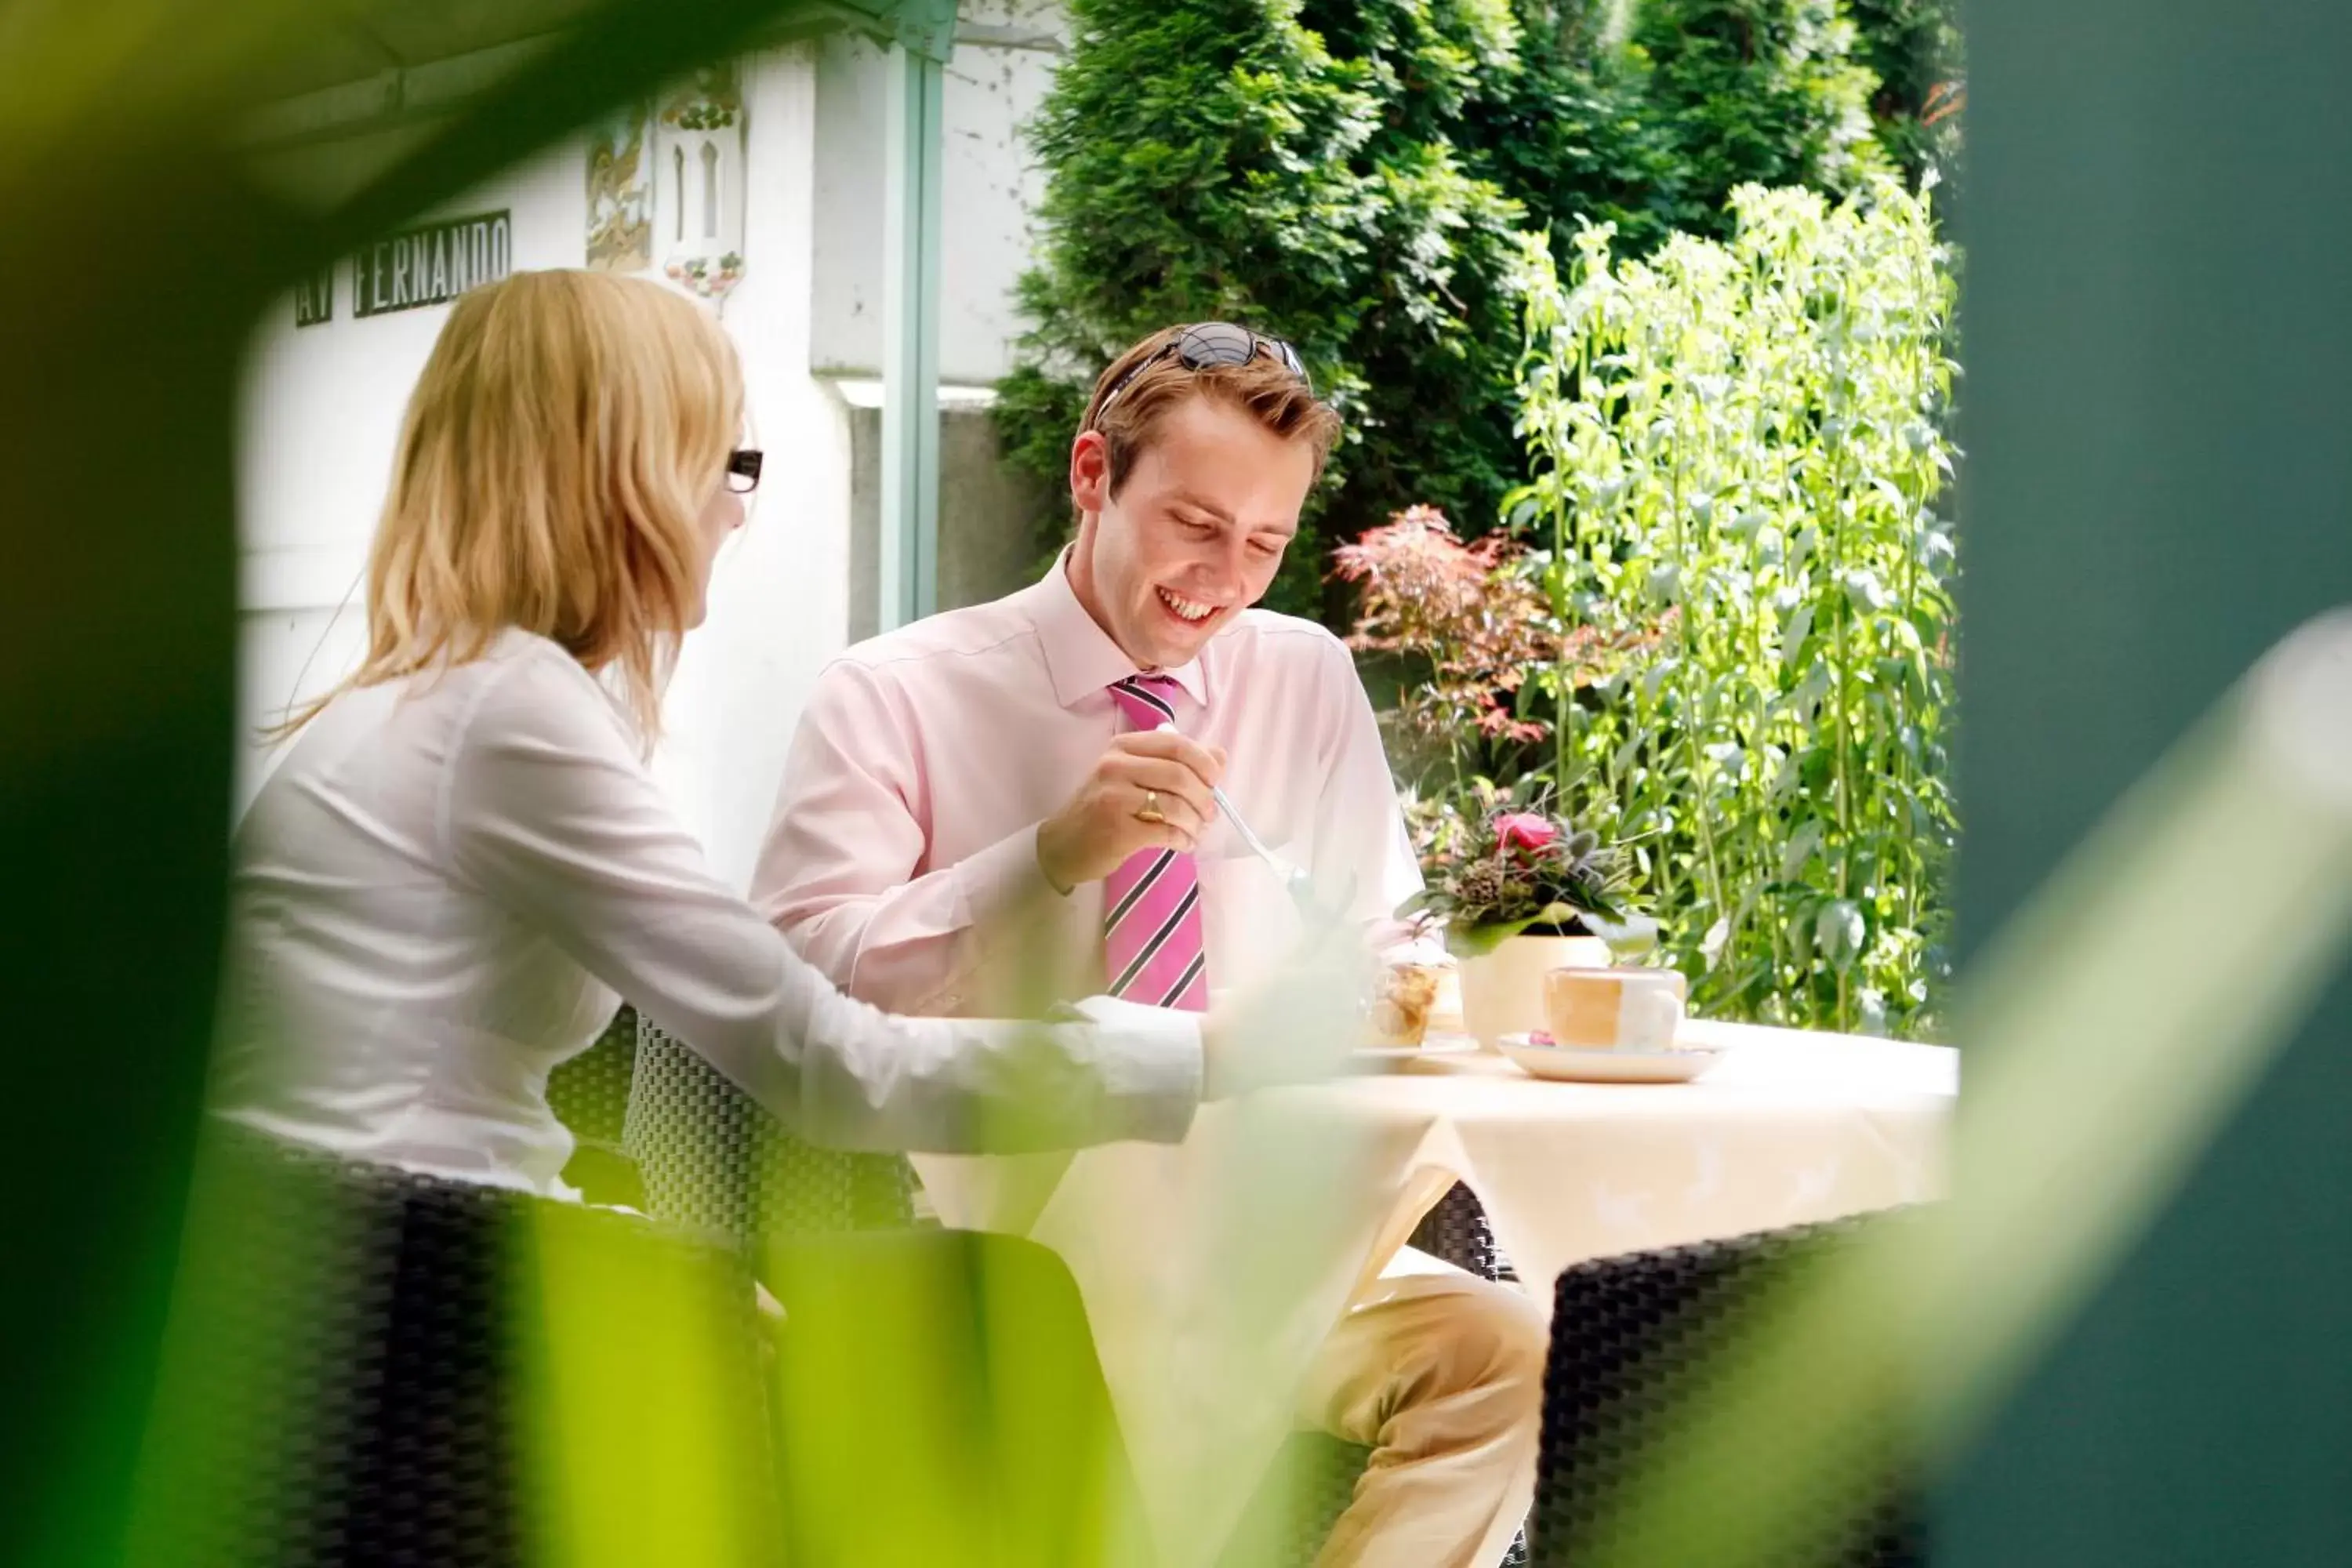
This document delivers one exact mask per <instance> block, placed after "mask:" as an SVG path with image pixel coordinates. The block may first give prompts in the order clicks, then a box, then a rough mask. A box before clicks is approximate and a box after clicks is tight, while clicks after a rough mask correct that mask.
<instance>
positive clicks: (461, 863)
mask: <svg viewBox="0 0 2352 1568" xmlns="http://www.w3.org/2000/svg"><path fill="white" fill-rule="evenodd" d="M235 860H236V865H235V871H234V876H233V881H232V900H233V904H232V951H231V961H230V967H229V976H228V985H227V989H226V1004H225V1009H224V1015H223V1025H222V1033H221V1040H220V1044H219V1047H218V1050H217V1053H216V1060H215V1082H214V1086H213V1103H214V1107H215V1110H217V1111H218V1112H219V1113H221V1114H223V1115H225V1116H227V1117H229V1118H231V1119H232V1120H235V1121H239V1122H243V1123H245V1124H247V1125H249V1126H252V1127H255V1128H258V1129H260V1130H262V1131H268V1132H273V1133H277V1134H278V1135H280V1136H284V1137H289V1138H294V1139H299V1140H302V1141H305V1142H310V1143H314V1144H319V1145H322V1146H324V1147H326V1148H329V1149H332V1150H335V1151H338V1152H343V1153H346V1154H349V1155H352V1156H353V1157H357V1158H363V1159H370V1160H376V1161H382V1162H384V1163H392V1164H397V1165H402V1166H405V1167H407V1168H409V1169H412V1170H417V1171H425V1172H430V1173H436V1174H440V1175H446V1176H452V1177H457V1178H459V1179H464V1180H471V1181H478V1182H486V1183H494V1184H499V1185H505V1186H513V1187H522V1188H528V1189H530V1190H534V1191H537V1192H541V1193H548V1194H562V1193H564V1192H565V1191H566V1189H565V1188H564V1187H563V1185H562V1182H561V1181H560V1180H559V1179H558V1173H560V1172H561V1171H562V1168H563V1164H564V1162H565V1160H566V1159H567V1158H568V1157H569V1156H570V1154H571V1150H572V1137H571V1134H570V1133H569V1132H567V1131H565V1130H564V1128H563V1126H562V1123H561V1122H559V1121H556V1119H555V1117H554V1115H553V1113H552V1112H551V1110H549V1109H548V1103H547V1075H548V1072H549V1070H550V1069H551V1068H554V1067H555V1066H556V1065H557V1064H559V1063H561V1062H562V1061H563V1060H565V1059H566V1058H570V1057H572V1056H575V1055H577V1054H578V1053H580V1052H581V1051H583V1050H584V1049H586V1048H587V1047H588V1046H589V1044H590V1043H591V1042H592V1041H593V1039H594V1038H595V1037H596V1036H597V1034H598V1033H599V1032H600V1031H601V1030H602V1029H603V1027H604V1025H605V1023H606V1022H607V1021H608V1020H609V1019H610V1018H611V1017H612V1015H613V1012H614V1008H615V1007H616V1006H617V1005H619V1000H620V998H621V997H624V996H625V997H626V998H627V999H628V1000H629V1001H630V1002H631V1003H632V1004H634V1005H635V1006H636V1008H637V1009H638V1011H639V1012H641V1013H643V1014H644V1015H645V1016H646V1017H648V1018H650V1019H651V1020H652V1021H653V1022H654V1023H656V1024H657V1025H659V1026H661V1027H663V1028H664V1029H666V1030H667V1031H669V1032H670V1033H671V1034H672V1035H675V1036H676V1037H677V1038H679V1039H680V1040H683V1041H686V1042H688V1043H689V1044H690V1045H691V1046H692V1047H693V1048H694V1049H695V1050H697V1051H698V1052H700V1053H701V1054H702V1055H703V1056H704V1057H706V1058H708V1059H709V1062H710V1064H711V1065H712V1066H713V1067H715V1068H718V1069H719V1071H720V1072H722V1073H724V1074H725V1075H726V1076H727V1077H728V1078H729V1079H731V1080H732V1081H733V1082H735V1083H736V1084H738V1085H740V1087H741V1088H742V1089H744V1090H746V1091H747V1092H748V1093H750V1094H751V1095H752V1096H753V1097H755V1098H756V1099H758V1100H760V1101H761V1104H763V1105H765V1106H766V1107H767V1108H768V1109H769V1110H772V1111H773V1112H774V1113H775V1114H776V1115H777V1116H778V1117H780V1118H781V1119H782V1121H783V1122H784V1123H785V1125H786V1126H788V1127H790V1128H792V1129H793V1131H796V1132H798V1133H799V1134H800V1135H801V1136H802V1137H803V1138H806V1139H808V1140H809V1141H811V1142H817V1143H824V1144H828V1145H833V1146H835V1147H840V1148H849V1149H875V1150H907V1151H913V1152H935V1153H962V1152H1010V1151H1019V1150H1034V1149H1046V1148H1066V1147H1072V1146H1075V1145H1078V1144H1084V1143H1092V1142H1108V1141H1112V1140H1117V1139H1122V1138H1141V1139H1150V1140H1155V1141H1161V1142H1173V1141H1175V1140H1177V1139H1181V1137H1182V1136H1183V1135H1184V1131H1185V1130H1186V1128H1187V1127H1188V1126H1189V1125H1190V1123H1191V1121H1192V1111H1193V1109H1194V1107H1195V1105H1196V1104H1197V1103H1198V1101H1199V1098H1200V1092H1201V1043H1200V1033H1199V1026H1198V1020H1197V1019H1196V1018H1195V1017H1193V1016H1191V1015H1188V1014H1181V1013H1171V1012H1163V1011H1161V1010H1160V1009H1157V1008H1151V1007H1142V1006H1138V1005H1133V1004H1131V1003H1127V1002H1122V1001H1118V1000H1115V999H1112V998H1109V997H1096V998H1093V999H1091V1000H1089V1001H1087V1002H1085V1003H1082V1004H1080V1005H1078V1008H1077V1013H1078V1015H1079V1016H1081V1017H1082V1018H1083V1019H1084V1020H1086V1021H1082V1022H1074V1023H1057V1024H1053V1025H1037V1024H1017V1023H994V1022H983V1021H964V1020H949V1019H937V1018H900V1017H894V1016H889V1015H887V1014H884V1013H881V1012H878V1011H877V1010H876V1009H874V1008H872V1007H869V1006H866V1005H865V1004H863V1003H859V1002H855V1001H852V1000H850V999H849V998H847V997H845V996H843V995H842V994H840V993H838V992H837V991H835V989H834V988H833V986H832V985H831V984H829V983H828V982H826V980H825V979H824V977H823V976H822V975H820V974H819V973H817V972H816V971H815V970H814V969H812V968H810V967H809V966H808V964H807V963H803V961H802V960H801V959H800V958H799V957H798V956H797V955H796V954H795V953H793V951H792V950H791V948H790V947H789V946H788V945H787V944H786V943H785V942H784V939H783V938H782V937H781V936H779V935H778V934H777V933H776V931H774V930H772V928H771V927H770V926H769V925H768V923H767V922H766V921H764V920H762V919H761V916H760V915H759V914H758V913H757V912H756V911H754V910H752V909H751V906H750V905H748V904H746V903H745V902H743V901H742V900H740V899H739V898H737V897H736V896H735V895H733V894H732V893H730V892H729V891H728V890H727V889H725V888H724V887H723V886H721V885H720V884H719V882H718V881H717V879H714V878H713V877H712V876H711V874H710V872H709V869H708V868H706V866H705V864H704V861H703V858H702V853H701V850H700V848H699V847H698V845H697V844H696V843H695V841H694V839H693V838H692V837H690V836H689V835H688V833H687V832H686V830H685V829H684V828H683V827H682V826H680V825H679V823H678V821H677V817H676V816H674V815H673V813H672V812H671V811H670V809H669V806H668V805H667V802H666V801H665V799H664V798H663V796H662V795H661V793H660V791H659V790H658V788H657V787H656V784H654V782H653V779H652V777H651V775H650V774H649V773H647V771H646V766H645V764H644V762H643V761H642V759H641V757H640V755H639V752H638V746H637V741H636V737H635V731H634V729H633V727H632V725H631V724H630V722H629V721H628V719H627V718H626V717H625V714H624V713H623V711H622V710H621V709H620V707H619V706H618V705H617V704H616V703H615V702H614V700H612V698H611V697H610V696H609V695H608V694H607V693H606V691H605V690H604V688H603V687H602V686H600V685H599V684H598V683H597V682H596V681H595V680H594V679H593V678H592V677H591V676H590V675H589V674H588V673H587V671H585V670H584V669H583V668H581V666H580V665H579V663H578V662H577V661H576V660H574V659H573V658H572V657H571V656H570V655H568V654H566V653H565V652H564V651H563V650H562V648H561V647H558V646H557V645H555V644H554V643H551V642H549V641H547V640H546V639H545V638H542V637H533V636H530V635H529V634H526V633H522V632H517V631H509V632H508V633H506V634H504V635H503V636H502V637H500V638H499V640H498V641H497V643H496V644H495V645H494V647H492V649H491V651H490V652H489V654H488V656H486V657H485V658H480V659H478V660H476V661H474V662H473V663H470V664H466V665H462V666H459V667H458V668H455V669H452V670H447V671H445V672H441V673H438V674H436V675H432V676H417V677H412V678H410V679H404V680H400V681H394V682H390V683H387V684H384V685H382V686H376V687H369V688H366V689H360V690H355V691H352V692H349V693H347V694H345V695H344V696H342V697H340V698H338V699H337V700H335V701H334V702H333V703H331V704H330V705H329V706H328V708H327V709H326V710H325V711H324V712H322V713H320V715H319V716H318V717H317V718H316V719H314V720H312V721H310V724H309V725H307V726H306V727H305V728H304V729H303V731H301V733H300V735H299V738H298V739H297V741H296V742H295V743H294V746H293V748H292V750H291V751H290V752H289V754H288V755H287V757H286V758H285V760H284V762H283V763H281V764H280V765H279V767H278V770H277V772H276V773H274V774H272V775H271V777H270V778H269V780H268V783H267V784H264V785H263V787H262V790H261V793H260V794H259V795H258V796H257V798H256V799H255V801H254V803H253V805H252V808H251V809H250V811H249V812H248V813H247V816H246V818H245V820H244V822H243V824H242V825H241V826H240V827H239V829H238V833H237V837H236V854H235Z"/></svg>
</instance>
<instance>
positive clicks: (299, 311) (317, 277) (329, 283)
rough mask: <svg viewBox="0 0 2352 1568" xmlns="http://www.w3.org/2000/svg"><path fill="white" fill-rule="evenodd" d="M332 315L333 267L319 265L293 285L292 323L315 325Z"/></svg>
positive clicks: (330, 319)
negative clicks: (314, 270) (317, 268)
mask: <svg viewBox="0 0 2352 1568" xmlns="http://www.w3.org/2000/svg"><path fill="white" fill-rule="evenodd" d="M334 316H335V269H334V268H331V267H321V268H319V270H317V271H316V272H313V273H311V274H310V276H309V277H307V278H304V279H302V280H301V281H299V282H298V283H296V284H295V285H294V324H295V325H296V326H298V327H315V326H317V325H318V324H319V323H320V322H321V321H332V320H334Z"/></svg>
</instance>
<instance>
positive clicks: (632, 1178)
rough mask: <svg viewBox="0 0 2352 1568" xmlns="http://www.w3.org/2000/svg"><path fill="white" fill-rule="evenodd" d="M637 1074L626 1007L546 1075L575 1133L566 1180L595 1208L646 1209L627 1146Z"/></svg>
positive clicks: (631, 1016)
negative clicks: (625, 1138) (625, 1133)
mask: <svg viewBox="0 0 2352 1568" xmlns="http://www.w3.org/2000/svg"><path fill="white" fill-rule="evenodd" d="M636 1070H637V1016H636V1014H635V1012H633V1011H631V1010H630V1009H629V1008H626V1007H624V1008H622V1009H621V1010H620V1012H619V1013H618V1014H617V1015H616V1016H614V1019H613V1022H612V1024H611V1025H610V1026H608V1027H607V1028H606V1029H605V1030H604V1034H603V1035H602V1036H600V1037H598V1038H597V1041H596V1043H595V1044H594V1045H593V1046H591V1047H588V1048H587V1049H586V1050H584V1051H583V1052H581V1053H580V1054H579V1055H578V1056H576V1057H573V1058H572V1059H571V1060H570V1061H567V1062H564V1063H562V1064H561V1065H559V1066H558V1067H557V1068H556V1069H555V1070H554V1071H553V1072H551V1073H549V1074H548V1075H547V1103H548V1105H549V1106H550V1107H551V1109H552V1110H554V1112H555V1117H556V1120H557V1121H561V1122H562V1123H563V1125H564V1126H565V1127H567V1128H569V1129H570V1130H571V1132H572V1159H571V1161H570V1163H567V1164H566V1165H565V1166H564V1167H563V1179H564V1180H565V1181H566V1182H569V1183H570V1184H572V1186H574V1187H576V1188H578V1189H579V1192H580V1194H581V1196H583V1197H584V1198H585V1199H587V1200H588V1201H589V1202H590V1203H592V1204H604V1205H611V1206H616V1207H625V1208H633V1209H642V1208H644V1207H645V1206H646V1205H645V1189H644V1186H643V1185H642V1184H641V1183H640V1182H639V1180H638V1177H637V1166H636V1162H635V1161H634V1160H632V1159H631V1158H630V1157H629V1153H628V1151H627V1149H626V1148H625V1147H624V1146H623V1142H622V1134H623V1131H624V1130H625V1125H626V1123H627V1121H628V1114H629V1085H630V1082H631V1080H632V1079H635V1076H636Z"/></svg>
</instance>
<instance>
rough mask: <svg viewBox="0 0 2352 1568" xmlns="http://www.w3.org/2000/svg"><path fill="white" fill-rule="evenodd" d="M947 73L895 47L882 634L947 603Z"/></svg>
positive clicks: (885, 262) (886, 229)
mask: <svg viewBox="0 0 2352 1568" xmlns="http://www.w3.org/2000/svg"><path fill="white" fill-rule="evenodd" d="M944 79H945V71H944V68H943V66H942V62H941V61H940V60H939V59H937V58H933V57H932V56H931V55H930V54H929V53H927V52H923V51H921V50H919V49H915V48H909V47H908V46H907V45H906V44H905V43H904V42H898V43H893V44H892V45H891V46H890V100H889V106H888V109H887V120H888V144H887V168H888V184H887V191H886V196H885V217H884V221H883V258H882V268H883V271H882V518H881V525H882V537H881V540H880V552H879V554H878V555H877V568H878V569H877V574H876V575H877V586H878V590H879V593H880V595H881V604H880V605H879V611H880V615H879V619H878V621H877V625H878V626H880V627H882V628H883V629H884V630H887V629H888V628H890V627H892V626H903V625H905V624H906V623H907V622H908V621H911V620H916V619H919V618H920V617H921V616H927V615H929V614H930V613H931V612H932V611H933V610H935V609H937V608H938V607H939V531H940V396H939V394H940V164H941V162H942V160H943V156H944V153H945V141H944V136H943V128H942V123H941V108H940V106H941V96H942V85H943V82H944Z"/></svg>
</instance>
